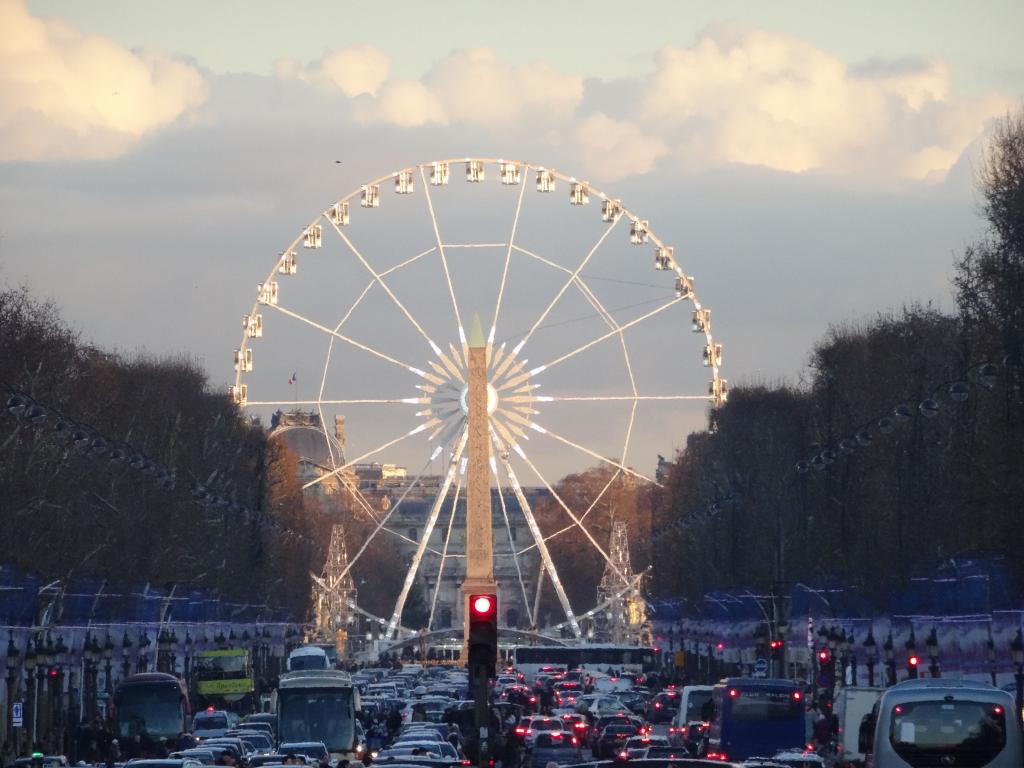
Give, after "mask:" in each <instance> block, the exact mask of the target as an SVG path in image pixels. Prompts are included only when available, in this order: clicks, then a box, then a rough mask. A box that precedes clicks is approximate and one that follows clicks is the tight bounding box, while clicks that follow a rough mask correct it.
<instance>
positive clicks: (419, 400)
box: [246, 397, 430, 406]
mask: <svg viewBox="0 0 1024 768" xmlns="http://www.w3.org/2000/svg"><path fill="white" fill-rule="evenodd" d="M429 402H430V400H429V399H427V398H425V397H403V398H400V399H393V400H383V399H374V398H363V399H352V400H331V399H324V400H247V401H246V404H247V405H266V406H271V405H278V406H281V405H423V404H427V403H429Z"/></svg>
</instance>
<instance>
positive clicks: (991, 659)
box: [985, 626, 996, 688]
mask: <svg viewBox="0 0 1024 768" xmlns="http://www.w3.org/2000/svg"><path fill="white" fill-rule="evenodd" d="M985 656H986V658H987V659H988V674H989V676H990V677H991V678H992V687H993V688H994V687H995V685H996V641H995V640H993V639H992V627H991V626H990V627H989V628H988V642H986V643H985Z"/></svg>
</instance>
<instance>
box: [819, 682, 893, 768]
mask: <svg viewBox="0 0 1024 768" xmlns="http://www.w3.org/2000/svg"><path fill="white" fill-rule="evenodd" d="M883 690H884V689H882V688H869V687H867V686H864V687H852V686H851V687H848V688H840V689H839V691H838V693H837V694H836V698H835V702H834V703H833V710H832V711H833V712H834V713H835V716H836V718H837V719H838V720H839V735H838V742H837V744H836V752H837V753H838V755H837V756H838V758H839V762H840V764H851V763H852V764H858V765H863V764H864V758H865V755H864V753H863V752H861V751H860V748H859V747H858V743H857V741H858V737H859V735H860V724H861V721H862V720H863V719H864V717H865V715H869V714H871V710H872V709H873V708H874V706H875V702H877V701H878V697H879V696H881V695H882V691H883Z"/></svg>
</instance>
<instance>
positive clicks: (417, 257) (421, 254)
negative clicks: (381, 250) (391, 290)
mask: <svg viewBox="0 0 1024 768" xmlns="http://www.w3.org/2000/svg"><path fill="white" fill-rule="evenodd" d="M436 250H437V246H436V245H432V246H430V247H429V248H427V250H425V251H420V252H419V253H417V254H416V255H415V256H410V257H409V258H408V259H406V260H405V261H401V262H399V263H398V264H395V266H393V267H388V268H387V269H384V270H381V271H380V272H378V273H377V275H378V276H379V277H387V276H388V275H390V274H391V273H392V272H397V271H398V270H400V269H402V268H403V267H407V266H409V265H410V264H413V263H415V262H417V261H419V260H420V259H422V258H423V257H424V256H429V255H430V254H432V253H433V252H434V251H436Z"/></svg>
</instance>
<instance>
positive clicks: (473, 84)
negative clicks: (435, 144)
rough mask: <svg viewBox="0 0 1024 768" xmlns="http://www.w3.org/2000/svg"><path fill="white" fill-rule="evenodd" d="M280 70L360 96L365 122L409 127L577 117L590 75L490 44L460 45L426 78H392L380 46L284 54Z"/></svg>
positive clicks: (287, 75) (358, 112) (359, 112)
mask: <svg viewBox="0 0 1024 768" xmlns="http://www.w3.org/2000/svg"><path fill="white" fill-rule="evenodd" d="M274 69H275V73H276V74H277V76H278V77H281V78H284V79H298V80H303V81H306V82H310V83H313V84H315V85H318V86H321V87H324V86H326V87H335V88H337V89H339V90H340V91H341V92H342V93H343V94H345V95H346V96H348V97H349V98H353V97H359V98H358V99H357V108H356V117H357V119H359V120H360V121H361V122H364V123H371V122H372V123H388V124H391V125H398V126H402V127H407V128H408V127H415V126H420V125H426V124H440V125H447V124H451V123H468V124H481V125H495V124H498V123H502V122H504V123H509V124H514V123H517V122H519V121H522V120H528V121H529V123H530V124H531V125H532V124H535V123H537V122H541V123H545V124H549V123H551V122H559V121H565V120H566V119H567V118H569V117H571V116H572V115H573V113H574V112H575V111H576V108H577V107H578V106H579V104H580V102H581V101H582V100H583V78H582V77H580V76H578V75H565V74H562V73H561V72H558V71H556V70H555V69H554V68H552V67H551V66H550V65H549V64H547V63H545V62H534V63H530V64H524V65H522V66H518V65H514V64H510V63H508V62H505V61H502V60H500V59H499V58H498V57H497V55H495V53H494V51H492V50H490V49H489V48H470V49H465V50H458V51H454V52H453V53H451V54H449V55H448V56H445V57H444V58H443V59H441V60H440V61H438V62H437V63H436V64H435V65H434V66H433V67H432V68H431V70H430V71H429V72H428V73H427V74H426V75H425V76H424V77H422V78H421V79H419V80H398V79H394V80H391V79H388V72H389V69H390V60H389V59H388V57H387V56H386V55H385V54H384V53H382V52H381V51H379V50H378V49H376V48H373V47H372V46H357V47H354V48H345V49H342V50H339V51H332V52H330V53H328V54H327V55H325V56H324V58H323V59H321V60H320V61H318V62H315V63H314V64H311V65H309V66H307V67H303V66H302V65H301V64H300V63H299V62H297V61H295V60H293V59H284V60H281V61H278V62H276V63H275V65H274ZM512 127H515V126H514V125H513V126H512Z"/></svg>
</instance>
